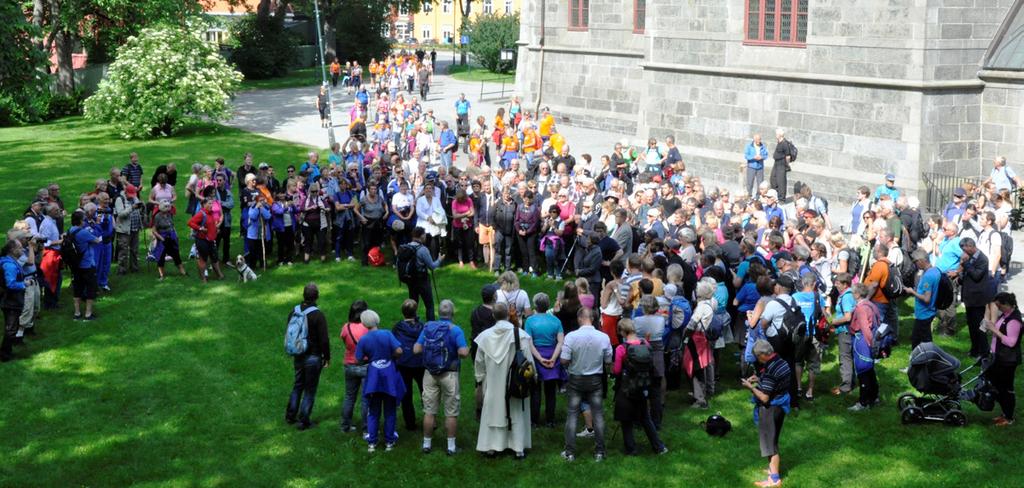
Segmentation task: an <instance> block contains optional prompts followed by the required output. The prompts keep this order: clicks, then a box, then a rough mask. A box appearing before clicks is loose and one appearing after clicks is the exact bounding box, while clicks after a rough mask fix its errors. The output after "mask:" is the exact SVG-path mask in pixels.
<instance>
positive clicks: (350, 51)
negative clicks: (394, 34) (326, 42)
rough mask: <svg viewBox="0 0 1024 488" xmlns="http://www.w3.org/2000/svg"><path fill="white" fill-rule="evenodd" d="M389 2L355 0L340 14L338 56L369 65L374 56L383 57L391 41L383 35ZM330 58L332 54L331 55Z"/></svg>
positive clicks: (337, 41) (336, 39)
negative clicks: (360, 0)
mask: <svg viewBox="0 0 1024 488" xmlns="http://www.w3.org/2000/svg"><path fill="white" fill-rule="evenodd" d="M388 12H390V6H389V5H388V3H387V2H352V3H351V4H350V6H349V7H348V8H347V9H346V10H345V15H339V16H338V21H337V24H336V27H337V36H336V38H335V41H336V46H337V50H338V51H337V52H338V56H339V57H340V58H341V59H342V60H343V61H351V60H355V61H359V62H360V63H361V64H362V65H363V66H366V65H367V64H368V63H369V62H370V59H371V58H377V59H378V60H379V59H383V57H384V56H386V54H387V52H388V51H390V50H391V43H390V42H389V41H388V40H387V38H385V37H384V36H382V35H381V32H382V31H383V30H384V26H385V25H387V15H388ZM328 59H330V58H328Z"/></svg>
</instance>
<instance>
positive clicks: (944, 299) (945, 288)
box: [935, 273, 956, 310]
mask: <svg viewBox="0 0 1024 488" xmlns="http://www.w3.org/2000/svg"><path fill="white" fill-rule="evenodd" d="M935 293H937V296H936V297H935V310H945V309H947V308H949V307H950V306H951V305H953V298H954V297H955V295H956V294H955V293H954V291H953V282H952V281H950V279H949V276H947V275H946V273H939V287H938V290H936V291H935Z"/></svg>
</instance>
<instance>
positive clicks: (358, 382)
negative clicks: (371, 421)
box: [341, 365, 368, 431]
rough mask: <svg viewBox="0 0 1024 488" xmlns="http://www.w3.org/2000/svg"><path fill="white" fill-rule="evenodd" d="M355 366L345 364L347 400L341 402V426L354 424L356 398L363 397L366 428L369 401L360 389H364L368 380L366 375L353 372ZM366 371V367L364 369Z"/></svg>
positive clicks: (345, 426) (344, 427) (364, 424)
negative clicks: (361, 393)
mask: <svg viewBox="0 0 1024 488" xmlns="http://www.w3.org/2000/svg"><path fill="white" fill-rule="evenodd" d="M353 371H354V368H353V367H352V366H351V365H345V400H344V401H342V404H341V428H342V429H347V428H348V427H351V426H352V414H353V412H354V411H355V408H356V398H357V397H358V398H360V399H361V402H360V403H361V404H362V405H363V425H362V427H363V430H364V431H365V430H366V412H367V410H368V408H367V405H368V403H367V401H366V397H365V396H362V395H360V394H359V390H360V389H362V387H363V384H364V382H365V381H366V377H365V376H358V375H356V374H354V373H353ZM364 371H365V369H364Z"/></svg>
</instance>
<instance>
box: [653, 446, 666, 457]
mask: <svg viewBox="0 0 1024 488" xmlns="http://www.w3.org/2000/svg"><path fill="white" fill-rule="evenodd" d="M655 454H657V455H659V456H663V455H665V454H668V448H667V447H665V446H661V449H660V450H658V452H657V453H655Z"/></svg>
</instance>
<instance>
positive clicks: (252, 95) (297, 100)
mask: <svg viewBox="0 0 1024 488" xmlns="http://www.w3.org/2000/svg"><path fill="white" fill-rule="evenodd" d="M451 62H452V61H451V59H445V56H444V55H443V54H441V55H439V56H438V70H437V71H438V73H442V72H446V70H447V67H448V66H449V65H450V64H451ZM430 89H431V91H430V93H429V94H428V96H427V100H426V101H425V102H422V105H423V106H424V108H430V109H433V110H434V114H435V115H436V116H438V117H439V118H440V120H447V121H449V122H450V123H454V120H455V106H454V101H455V100H456V99H457V98H458V95H459V93H465V94H466V98H468V99H469V100H470V102H471V103H472V109H471V111H470V113H471V115H472V117H473V118H476V116H477V115H484V116H485V117H486V118H487V123H488V125H490V124H491V121H492V119H493V118H494V114H495V112H496V111H497V109H498V107H499V106H505V104H506V103H507V99H505V100H494V99H489V100H479V94H480V83H479V82H466V81H459V80H455V79H453V78H451V77H449V76H447V75H442V74H438V75H435V76H434V84H433V86H431V87H430ZM317 93H318V88H317V87H316V86H310V87H308V88H285V89H280V90H251V91H246V92H242V93H239V94H238V95H237V96H236V98H235V118H234V119H233V120H231V121H229V122H228V123H227V125H229V126H232V127H238V128H240V129H243V130H247V131H250V132H255V133H257V134H262V135H265V136H267V137H272V138H274V139H281V140H285V141H290V142H295V143H299V144H304V145H307V146H310V147H311V148H321V149H322V148H326V147H328V145H329V144H328V135H327V129H322V128H320V115H319V114H318V113H317V111H316V95H317ZM352 102H353V101H352V96H351V95H348V96H346V95H344V93H343V92H341V91H339V92H337V93H335V112H336V114H337V116H336V118H335V124H336V125H338V126H340V127H337V128H336V129H335V132H336V133H335V138H336V140H338V141H339V142H342V141H344V140H345V139H346V138H347V137H348V130H347V126H348V110H349V109H350V108H351V107H352ZM531 110H532V108H531ZM558 130H559V132H561V133H562V134H563V135H565V137H566V140H567V141H568V142H569V145H570V146H572V151H573V154H582V153H590V154H592V155H594V159H595V160H598V159H599V158H600V155H601V154H609V153H610V152H611V149H612V146H613V145H614V143H615V141H621V140H624V139H626V140H629V141H630V142H631V143H633V144H638V145H640V146H641V147H643V146H644V145H645V144H644V141H642V140H636V138H635V137H632V136H626V135H623V134H610V133H607V132H602V131H597V130H593V129H584V128H579V127H572V126H566V125H559V126H558ZM682 152H683V155H684V156H683V157H684V159H685V157H686V149H685V148H682ZM492 155H493V152H492ZM459 157H460V160H459V161H457V162H456V165H457V166H458V167H460V168H461V167H464V166H465V164H466V160H465V159H464V158H465V156H463V155H462V154H461V152H460V154H459ZM740 157H741V156H740V155H739V154H737V158H740ZM705 184H707V185H719V186H728V187H737V188H734V190H735V189H738V186H739V181H738V179H737V180H736V181H729V182H718V181H706V182H705ZM869 186H873V185H869ZM852 192H853V190H852V189H851V200H852V197H853V194H852ZM829 206H830V209H831V215H832V216H833V224H834V225H837V226H838V225H843V226H845V227H846V228H850V205H849V204H847V203H846V202H830V205H829ZM1014 241H1015V245H1014V250H1015V251H1016V252H1014V258H1015V259H1014V262H1013V264H1012V266H1011V268H1013V269H1012V270H1011V278H1010V280H1009V282H1008V283H1007V288H1008V289H1009V290H1010V291H1013V292H1014V293H1018V294H1022V296H1024V274H1021V273H1020V272H1019V271H1020V270H1021V268H1022V267H1024V263H1022V262H1021V256H1024V232H1015V233H1014Z"/></svg>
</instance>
